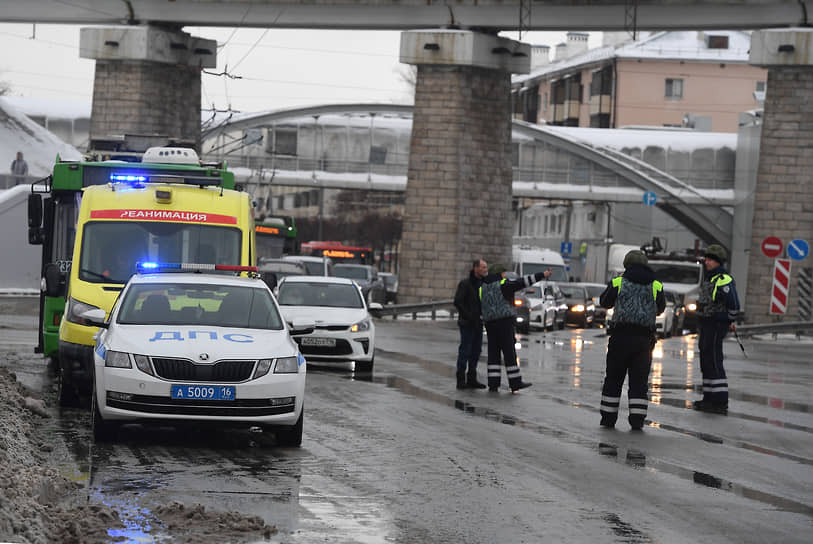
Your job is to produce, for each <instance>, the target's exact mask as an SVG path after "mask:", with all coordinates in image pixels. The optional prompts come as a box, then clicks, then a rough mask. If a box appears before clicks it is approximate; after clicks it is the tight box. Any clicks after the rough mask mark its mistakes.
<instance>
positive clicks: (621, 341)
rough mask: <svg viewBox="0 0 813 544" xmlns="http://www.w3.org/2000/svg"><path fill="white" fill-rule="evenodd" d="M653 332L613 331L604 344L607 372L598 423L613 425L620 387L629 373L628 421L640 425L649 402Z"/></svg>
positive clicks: (636, 425)
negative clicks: (605, 345)
mask: <svg viewBox="0 0 813 544" xmlns="http://www.w3.org/2000/svg"><path fill="white" fill-rule="evenodd" d="M651 339H652V335H650V334H647V333H641V334H624V333H619V334H613V335H611V336H610V341H609V342H608V344H607V371H606V375H605V377H604V387H602V389H601V409H600V412H601V422H602V424H605V423H607V424H614V423H615V422H616V420H617V419H618V408H619V406H620V405H621V388H622V386H623V385H624V378H626V376H627V374H629V392H628V396H629V411H630V413H629V422H630V425H632V426H633V427H641V426H642V425H643V424H644V420H645V419H646V409H647V405H648V404H649V397H648V394H647V391H648V389H649V369H650V368H651V367H652V343H651Z"/></svg>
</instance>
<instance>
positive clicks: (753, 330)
mask: <svg viewBox="0 0 813 544" xmlns="http://www.w3.org/2000/svg"><path fill="white" fill-rule="evenodd" d="M779 333H793V334H795V335H796V336H797V337H798V336H802V335H805V334H811V333H813V321H783V322H779V323H759V324H755V325H738V326H737V334H738V335H740V336H754V335H756V334H774V335H776V334H779Z"/></svg>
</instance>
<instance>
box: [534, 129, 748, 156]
mask: <svg viewBox="0 0 813 544" xmlns="http://www.w3.org/2000/svg"><path fill="white" fill-rule="evenodd" d="M545 130H548V131H550V132H554V133H555V132H558V133H561V134H564V135H565V136H569V137H570V138H572V139H575V140H578V141H580V142H583V143H586V144H589V145H592V146H598V147H609V148H610V149H615V150H618V151H620V150H622V149H625V148H639V149H645V148H647V147H662V148H663V149H668V150H671V151H687V152H691V151H695V150H697V149H723V148H727V149H731V150H735V149H737V133H736V132H699V131H691V132H681V131H670V130H640V129H625V128H582V127H560V126H554V125H546V126H545Z"/></svg>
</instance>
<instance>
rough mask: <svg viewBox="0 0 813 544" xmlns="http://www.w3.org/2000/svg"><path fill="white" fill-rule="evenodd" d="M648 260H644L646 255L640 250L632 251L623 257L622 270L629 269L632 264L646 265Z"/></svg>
mask: <svg viewBox="0 0 813 544" xmlns="http://www.w3.org/2000/svg"><path fill="white" fill-rule="evenodd" d="M648 263H649V259H647V258H646V255H645V254H644V252H643V251H641V250H640V249H633V250H632V251H630V252H629V253H627V254H626V255H625V256H624V268H629V267H630V266H632V265H634V264H643V265H645V264H648Z"/></svg>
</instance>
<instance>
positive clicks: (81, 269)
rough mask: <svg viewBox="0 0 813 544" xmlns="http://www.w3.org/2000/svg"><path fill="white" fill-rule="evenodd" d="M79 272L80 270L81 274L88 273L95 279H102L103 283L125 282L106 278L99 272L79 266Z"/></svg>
mask: <svg viewBox="0 0 813 544" xmlns="http://www.w3.org/2000/svg"><path fill="white" fill-rule="evenodd" d="M79 272H81V273H83V274H89V275H91V276H93V277H95V278H97V279H100V280H102V281H104V282H105V283H127V282H124V281H118V280H114V279H113V278H108V277H107V276H105V275H104V274H100V273H98V272H95V271H93V270H88V269H87V268H80V269H79Z"/></svg>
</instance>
